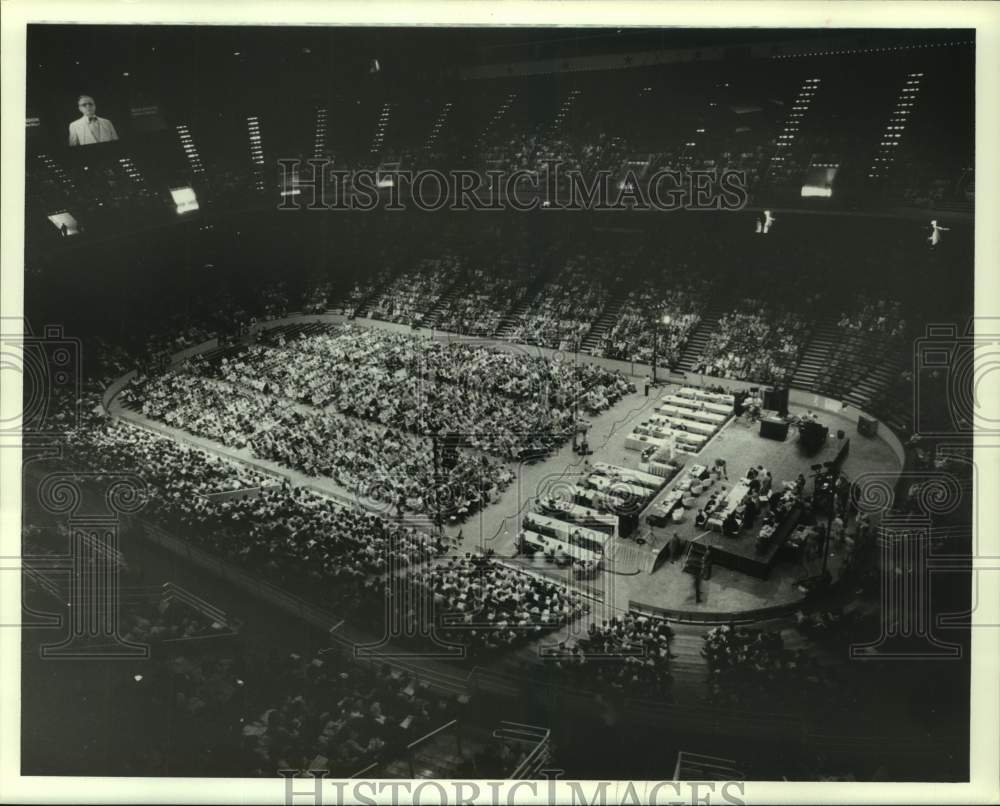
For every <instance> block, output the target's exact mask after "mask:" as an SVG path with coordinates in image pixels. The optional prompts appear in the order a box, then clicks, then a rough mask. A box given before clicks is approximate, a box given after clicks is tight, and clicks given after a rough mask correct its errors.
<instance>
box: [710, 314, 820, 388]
mask: <svg viewBox="0 0 1000 806" xmlns="http://www.w3.org/2000/svg"><path fill="white" fill-rule="evenodd" d="M808 332H809V325H808V322H807V321H806V320H805V319H804V318H802V317H800V316H798V315H797V314H795V313H791V312H786V313H777V312H775V311H772V310H770V309H769V308H768V306H767V305H766V304H765V303H764V302H763V301H762V300H759V299H752V300H745V301H744V302H743V303H741V305H740V306H739V307H738V308H737V309H736V310H735V311H733V312H732V313H727V314H724V315H723V316H721V317H720V318H719V321H718V323H717V325H716V327H715V330H714V331H713V333H712V334H711V335H710V336H709V339H708V343H707V344H706V345H705V349H704V351H703V352H702V355H701V357H700V359H699V360H698V363H697V366H696V369H697V370H698V371H699V372H702V373H704V374H707V375H714V376H720V377H726V378H734V379H735V380H740V381H755V382H758V383H783V382H786V381H788V380H789V379H790V378H791V376H792V373H793V372H794V371H795V364H796V361H797V360H798V357H799V355H800V353H801V352H802V350H803V349H804V348H805V343H806V337H807V336H808Z"/></svg>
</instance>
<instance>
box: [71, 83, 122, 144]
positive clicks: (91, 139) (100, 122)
mask: <svg viewBox="0 0 1000 806" xmlns="http://www.w3.org/2000/svg"><path fill="white" fill-rule="evenodd" d="M77 106H78V107H79V108H80V115H81V117H79V118H77V119H76V120H74V121H73V122H72V123H70V124H69V144H70V145H71V146H89V145H92V144H94V143H107V142H110V141H111V140H117V139H118V132H116V131H115V127H114V124H113V123H112V122H111V121H110V120H107V119H106V118H99V117H97V104H96V103H94V99H93V98H91V97H90V96H89V95H81V96H80V97H79V98H78V99H77Z"/></svg>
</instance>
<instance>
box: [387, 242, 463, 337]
mask: <svg viewBox="0 0 1000 806" xmlns="http://www.w3.org/2000/svg"><path fill="white" fill-rule="evenodd" d="M458 271H459V262H458V259H457V258H455V257H453V256H451V255H444V256H442V257H439V258H435V259H428V260H424V261H422V262H420V263H419V264H418V265H417V267H416V268H415V270H414V271H412V272H408V273H406V274H403V275H401V276H400V277H398V278H397V279H396V280H394V281H393V282H392V283H390V284H389V286H388V287H387V288H386V289H385V290H384V291H382V293H381V294H380V295H379V296H378V298H377V299H376V300H375V301H374V302H373V303H372V305H371V309H370V310H369V312H368V315H369V316H371V317H372V318H373V319H383V320H385V321H386V322H399V323H401V324H405V325H412V326H413V327H417V326H419V325H421V324H423V322H424V319H425V317H426V316H427V314H428V313H430V310H431V308H432V307H433V305H434V304H435V303H436V302H437V301H438V300H439V299H440V298H441V295H442V294H443V293H444V292H445V290H446V289H447V288H448V286H450V285H451V284H452V283H453V282H454V281H455V275H456V274H457V272H458Z"/></svg>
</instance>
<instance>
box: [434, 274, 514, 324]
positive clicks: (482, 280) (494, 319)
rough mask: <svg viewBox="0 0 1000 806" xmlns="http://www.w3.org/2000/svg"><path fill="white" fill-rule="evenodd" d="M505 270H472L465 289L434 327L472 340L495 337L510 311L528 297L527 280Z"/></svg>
mask: <svg viewBox="0 0 1000 806" xmlns="http://www.w3.org/2000/svg"><path fill="white" fill-rule="evenodd" d="M504 268H505V267H491V268H484V267H481V268H477V269H471V270H469V271H468V272H467V273H466V275H465V277H464V280H463V284H464V286H465V289H464V290H463V291H460V292H458V293H456V294H455V296H454V297H452V298H451V299H449V300H447V301H446V302H445V303H444V306H443V310H442V311H441V313H440V315H439V316H438V317H437V321H436V322H435V327H436V328H437V329H439V330H446V331H449V332H451V333H461V334H462V335H469V336H493V335H495V334H496V332H497V331H498V330H499V329H500V323H501V322H502V321H503V319H504V316H505V315H506V314H507V312H508V311H509V310H511V309H512V308H514V307H515V306H517V305H518V304H519V303H520V302H521V301H522V300H523V299H524V297H525V296H526V295H527V289H526V287H525V284H524V282H523V281H524V277H518V276H515V275H513V274H512V273H511V272H510V271H509V270H506V271H505V270H504Z"/></svg>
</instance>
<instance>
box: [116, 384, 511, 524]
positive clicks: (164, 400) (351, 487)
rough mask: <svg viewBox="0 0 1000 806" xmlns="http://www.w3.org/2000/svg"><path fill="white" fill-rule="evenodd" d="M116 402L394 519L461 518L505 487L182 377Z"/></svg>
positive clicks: (406, 444)
mask: <svg viewBox="0 0 1000 806" xmlns="http://www.w3.org/2000/svg"><path fill="white" fill-rule="evenodd" d="M122 400H123V402H124V403H125V404H126V405H129V406H131V407H133V408H136V409H137V410H139V411H141V413H142V414H143V415H144V416H146V417H149V418H151V419H154V420H159V421H162V422H164V423H166V424H167V425H170V426H172V427H175V428H178V429H181V430H184V431H187V432H189V433H191V434H194V435H196V436H199V437H205V438H207V439H210V440H213V441H216V442H219V443H221V444H223V445H225V446H227V447H230V448H235V449H236V450H238V451H246V452H247V453H248V454H249V455H250V456H254V457H256V458H258V459H265V460H270V461H274V462H277V463H278V464H280V465H282V466H285V467H288V468H291V469H293V470H296V471H299V472H302V473H304V474H306V475H309V476H316V477H325V478H329V479H331V480H332V481H333V483H334V484H336V485H337V486H338V487H340V488H342V490H346V491H348V492H350V493H354V494H358V495H360V496H361V497H362V498H368V499H374V500H376V501H380V502H383V503H386V504H389V505H390V506H394V507H398V508H399V510H400V511H403V510H407V511H411V512H418V513H432V512H438V511H439V510H441V511H444V512H448V513H450V514H454V515H455V516H456V517H465V516H467V515H469V514H471V513H472V512H475V511H476V510H478V509H479V508H481V507H482V506H483V505H484V504H485V503H487V502H489V501H491V500H493V499H494V498H495V497H496V496H497V495H499V493H500V492H501V491H502V490H503V489H505V488H506V487H507V486H509V484H510V483H511V482H512V480H513V474H512V472H511V471H510V470H509V469H508V468H506V467H504V466H503V465H501V464H499V463H497V462H496V461H494V460H492V459H490V458H489V457H487V456H485V455H482V454H479V455H476V454H473V453H471V452H458V453H457V454H456V456H455V460H454V463H453V465H452V466H451V467H450V468H447V469H444V470H441V469H439V470H438V472H437V473H435V467H434V464H435V463H434V458H433V451H434V449H433V446H432V443H431V441H430V440H428V439H426V438H423V437H418V436H415V435H413V434H409V433H406V432H405V431H403V430H398V429H396V428H392V427H386V426H382V425H376V424H372V423H368V422H364V421H362V420H358V419H356V418H351V417H346V416H343V415H340V414H337V413H335V412H333V411H328V410H323V409H316V408H311V407H305V406H300V405H296V404H294V403H293V402H292V401H289V400H287V399H284V398H279V397H275V396H270V395H266V394H264V393H263V392H258V391H256V390H254V389H250V388H247V387H246V386H243V385H239V384H235V383H232V382H228V381H220V380H217V379H215V378H209V377H205V376H203V375H193V374H189V373H188V372H185V371H183V370H182V371H175V372H170V373H166V374H164V375H159V376H157V377H155V378H149V379H137V380H136V381H135V382H134V383H133V385H132V386H130V387H129V388H128V389H126V390H125V391H124V392H123V398H122Z"/></svg>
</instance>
